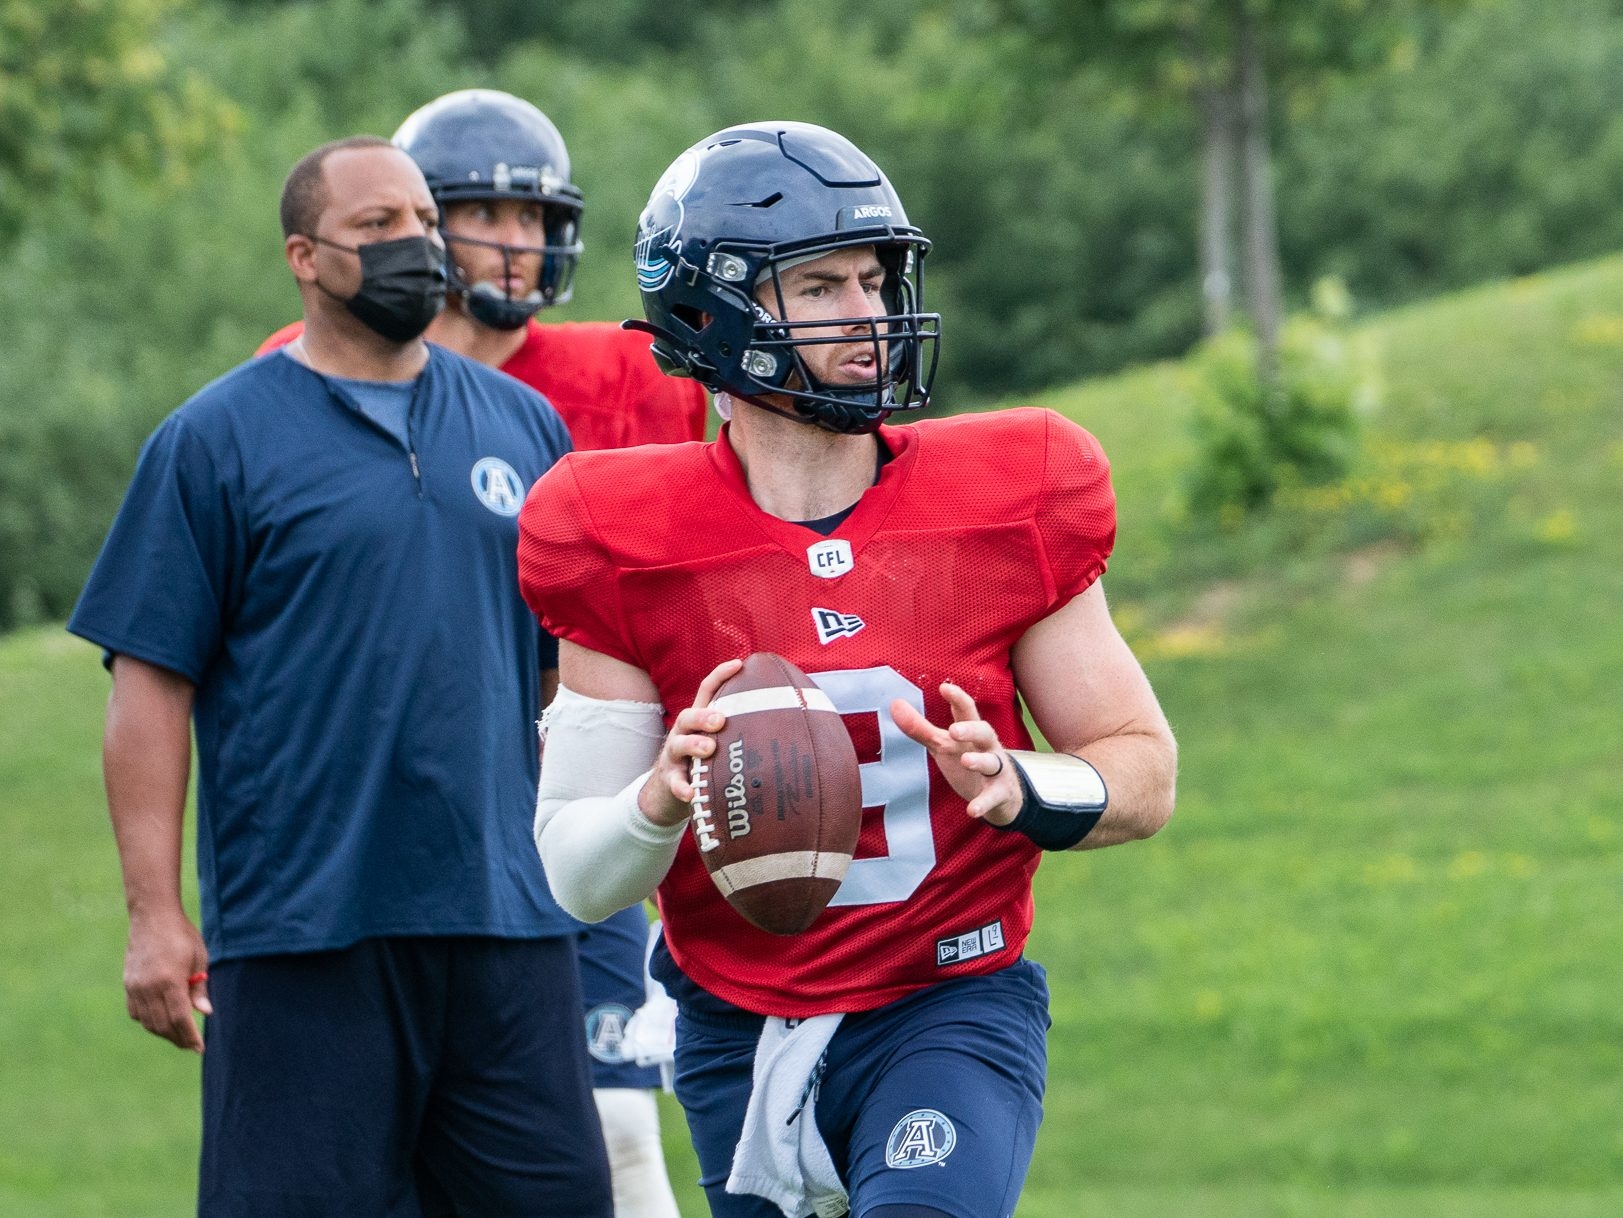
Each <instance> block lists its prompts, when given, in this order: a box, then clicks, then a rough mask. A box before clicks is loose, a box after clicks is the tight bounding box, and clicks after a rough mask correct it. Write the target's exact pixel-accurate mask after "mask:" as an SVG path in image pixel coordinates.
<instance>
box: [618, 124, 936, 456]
mask: <svg viewBox="0 0 1623 1218" xmlns="http://www.w3.org/2000/svg"><path fill="white" fill-rule="evenodd" d="M861 246H872V247H873V249H874V252H875V253H876V254H877V256H878V258H879V261H880V263H881V265H882V266H883V267H884V269H885V280H884V284H883V287H882V288H881V293H880V294H881V297H882V299H883V302H884V309H885V312H884V313H883V314H881V315H879V316H875V317H871V318H870V317H861V318H842V319H838V320H833V321H819V322H810V323H808V322H797V323H795V324H794V325H793V326H786V325H784V324H783V322H782V321H780V320H779V319H778V317H776V316H774V315H773V314H772V313H771V312H768V311H767V310H766V309H764V308H762V306H761V304H760V303H759V302H758V300H757V296H756V293H757V290H758V288H760V287H761V286H762V285H765V284H767V283H769V282H770V283H771V284H772V289H773V292H772V293H768V297H767V298H768V299H769V300H770V299H773V298H774V295H773V293H775V294H776V296H775V298H776V299H777V300H779V301H781V300H782V294H781V288H779V286H778V284H777V276H778V273H779V271H781V270H782V269H783V268H784V267H785V266H786V265H794V264H796V263H800V262H805V261H809V260H810V259H813V258H817V257H820V256H822V255H824V254H827V253H831V252H833V251H835V250H841V249H851V248H855V247H861ZM929 248H930V243H929V241H928V240H926V239H925V237H924V234H923V233H921V232H920V231H919V230H918V229H916V228H914V227H912V226H911V225H909V224H908V222H907V215H906V213H905V212H904V211H903V210H902V203H901V200H900V199H898V198H897V197H896V192H895V191H894V190H892V189H891V185H890V183H889V181H887V180H886V178H885V175H884V174H883V173H882V172H880V169H879V167H878V166H877V165H875V164H874V163H873V161H871V160H870V159H869V158H868V157H867V156H866V155H865V154H864V153H863V152H862V151H861V150H860V149H858V148H857V147H856V145H854V144H852V143H851V141H850V140H848V139H846V138H845V137H844V136H842V135H838V134H836V133H835V132H833V131H829V130H827V129H825V128H823V127H816V126H812V125H811V124H808V123H793V122H773V123H749V124H745V125H743V126H738V127H729V128H728V129H727V130H725V131H719V132H717V133H716V134H715V135H712V136H711V137H710V138H708V139H705V140H701V141H700V142H699V143H697V144H695V145H694V146H693V147H691V148H689V149H688V150H687V151H686V152H684V153H683V154H682V155H681V156H680V157H678V158H677V159H676V161H675V162H674V163H673V164H672V165H671V167H670V168H669V169H667V170H666V171H665V175H664V176H663V177H662V178H660V180H659V183H658V184H657V185H656V186H655V187H654V193H653V195H652V196H651V197H650V198H649V200H648V206H647V208H646V209H645V210H644V211H643V213H642V219H641V220H640V221H639V223H638V229H637V249H636V258H637V281H638V286H639V287H640V288H641V289H642V301H643V311H644V313H645V314H646V316H647V319H648V320H647V323H646V324H644V323H640V322H634V323H628V324H629V325H632V326H633V327H634V328H637V329H646V330H649V331H651V332H652V333H653V334H654V344H653V350H654V355H655V357H656V358H657V359H658V360H659V362H660V364H661V366H662V367H664V369H665V370H666V371H667V372H673V373H676V374H678V375H687V376H692V377H694V378H695V379H697V380H699V381H701V382H703V383H704V384H705V385H707V386H709V387H710V388H711V389H713V390H717V391H719V392H726V393H730V394H733V395H734V396H736V397H741V398H744V399H746V400H748V401H755V402H759V399H760V398H762V397H763V396H766V395H778V396H781V397H786V398H788V399H789V400H790V401H791V402H792V404H793V408H794V411H795V412H796V413H795V417H797V418H800V419H802V420H803V421H805V422H810V423H816V424H819V425H820V426H823V427H826V428H828V429H830V430H832V431H841V432H865V431H872V430H873V429H874V428H876V427H878V426H879V424H880V423H881V422H883V421H884V419H885V418H886V416H887V415H889V414H890V412H891V411H893V410H906V409H909V408H913V407H918V406H923V405H925V403H926V401H927V399H928V397H929V393H930V384H931V382H932V381H933V379H934V377H935V365H936V352H937V340H938V338H939V335H940V327H941V319H940V317H939V315H937V314H934V313H925V312H922V308H923V300H924V283H923V260H924V255H925V253H926V251H928V250H929ZM780 312H781V309H780ZM853 341H855V342H863V341H870V342H872V343H873V344H874V364H873V366H874V367H875V368H876V369H877V370H878V375H877V376H876V378H875V379H874V380H873V381H871V382H868V383H867V384H862V385H843V384H842V385H828V384H823V383H820V382H819V381H818V380H817V379H816V377H814V376H813V375H812V373H811V371H810V369H809V368H808V367H807V365H806V363H805V361H804V360H803V359H802V358H801V351H802V350H803V349H804V348H807V347H810V346H814V345H821V344H829V343H839V344H850V343H852V342H853Z"/></svg>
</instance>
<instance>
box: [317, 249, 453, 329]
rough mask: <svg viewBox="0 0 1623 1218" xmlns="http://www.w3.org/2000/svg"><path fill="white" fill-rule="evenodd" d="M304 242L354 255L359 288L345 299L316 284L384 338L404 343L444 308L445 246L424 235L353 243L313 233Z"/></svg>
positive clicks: (368, 327)
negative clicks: (347, 243) (312, 242)
mask: <svg viewBox="0 0 1623 1218" xmlns="http://www.w3.org/2000/svg"><path fill="white" fill-rule="evenodd" d="M310 240H312V241H316V242H319V243H320V244H322V245H330V246H332V247H333V249H335V250H345V251H347V252H349V253H351V254H356V255H358V256H359V257H360V259H361V287H360V290H359V291H357V292H356V293H355V295H353V296H351V297H350V298H349V299H348V300H342V298H341V297H338V296H334V295H333V293H331V292H329V291H327V288H326V287H325V286H324V285H323V284H322V283H321V281H320V280H319V279H318V280H317V281H316V286H317V287H318V288H321V290H322V291H323V292H327V295H329V296H332V297H333V299H334V300H340V301H341V303H342V304H343V306H344V307H345V308H346V309H348V310H349V311H350V312H351V313H353V314H354V315H355V316H356V317H357V318H359V319H360V321H361V322H362V323H363V324H364V325H365V326H366V327H367V329H369V330H371V331H373V332H374V333H376V334H379V335H381V336H382V337H384V338H386V339H388V340H389V341H390V342H393V343H409V342H410V341H411V340H412V339H414V338H416V337H418V336H419V335H420V334H422V332H423V331H424V330H426V329H428V323H429V322H431V321H433V320H434V318H435V317H436V316H438V314H439V311H440V310H441V309H442V308H444V307H445V283H446V279H445V250H444V249H443V248H442V247H440V246H438V245H436V244H434V242H432V241H430V240H429V239H428V238H427V237H401V238H399V239H398V240H395V241H374V242H373V243H372V244H370V245H357V246H349V245H339V244H338V243H337V242H336V241H328V240H327V239H326V238H325V237H317V236H315V235H314V234H312V235H311V237H310Z"/></svg>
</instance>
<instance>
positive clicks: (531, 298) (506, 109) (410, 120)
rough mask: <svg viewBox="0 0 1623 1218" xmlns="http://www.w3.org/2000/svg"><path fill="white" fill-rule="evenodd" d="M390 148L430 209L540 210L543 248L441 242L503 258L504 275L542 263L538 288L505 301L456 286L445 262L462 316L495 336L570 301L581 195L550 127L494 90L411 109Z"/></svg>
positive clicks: (487, 290) (488, 290)
mask: <svg viewBox="0 0 1623 1218" xmlns="http://www.w3.org/2000/svg"><path fill="white" fill-rule="evenodd" d="M394 144H395V146H396V147H398V148H400V149H402V150H403V151H404V152H405V153H406V154H407V155H408V156H410V157H411V159H412V160H414V161H416V162H417V166H418V168H419V169H421V170H422V171H423V177H425V178H426V179H427V180H428V189H429V190H430V191H431V192H432V193H433V195H434V201H435V202H436V203H438V204H439V207H440V218H441V219H442V220H443V219H444V217H445V209H446V206H447V205H448V204H451V203H460V202H463V201H465V200H466V201H472V200H479V199H522V200H529V201H533V202H537V203H540V204H541V215H542V225H543V229H544V232H545V234H546V236H545V240H546V244H545V245H544V246H540V247H534V246H516V245H502V244H500V243H497V242H491V241H481V240H477V239H475V238H472V237H459V236H456V235H455V234H453V233H449V232H448V233H446V234H445V241H446V244H447V246H454V245H455V244H456V243H457V242H463V243H465V244H468V245H482V246H486V247H489V248H494V249H499V250H501V251H502V258H503V262H504V270H509V271H510V269H511V266H512V260H513V257H514V256H515V255H516V254H526V253H539V254H540V255H541V276H540V282H539V284H538V285H537V288H536V290H535V291H533V292H531V293H530V294H529V295H528V296H527V297H524V298H521V299H514V298H513V297H512V296H511V295H509V294H508V293H507V292H506V291H505V290H503V291H497V290H496V289H495V288H494V287H493V286H492V285H490V284H468V283H465V282H462V278H461V275H460V273H459V272H458V271H457V269H456V260H455V258H454V257H453V258H451V259H448V262H449V264H450V265H449V268H448V269H449V271H450V274H451V290H452V291H454V292H460V293H462V296H463V300H464V302H465V304H466V306H467V309H468V312H469V313H470V314H471V315H472V316H473V317H474V318H475V319H476V320H478V321H481V322H483V323H484V324H485V325H487V326H494V327H495V328H496V329H499V330H516V329H518V328H519V327H520V326H522V325H523V324H524V323H525V322H526V321H528V320H529V319H530V318H531V317H533V316H534V315H535V313H536V311H537V310H539V309H541V308H544V307H545V306H547V305H551V304H560V303H562V302H563V301H566V300H568V299H569V295H570V292H571V290H572V288H573V286H574V280H575V264H576V262H577V261H578V260H579V258H580V252H581V243H580V216H581V211H582V209H583V206H584V204H583V202H582V199H581V193H580V190H579V189H578V188H577V187H576V186H575V185H574V184H573V183H572V182H571V181H570V180H569V151H568V149H566V148H565V147H564V141H563V137H562V136H561V135H559V134H558V128H557V127H555V126H553V125H552V120H551V119H549V118H548V117H547V116H546V115H545V114H543V113H541V111H540V110H538V109H536V108H535V107H534V106H532V105H531V104H530V103H529V102H527V101H524V100H522V99H521V98H517V97H514V96H513V95H512V94H511V93H502V92H500V91H498V90H496V89H462V90H459V91H458V92H455V93H447V94H446V95H445V96H444V97H440V98H436V99H435V100H434V101H431V102H429V103H428V104H427V105H426V106H423V107H422V108H421V109H418V110H416V111H414V112H413V113H412V114H411V115H410V116H409V117H407V119H406V121H405V122H403V123H401V124H400V129H399V130H398V131H396V132H395V133H394ZM453 252H454V251H453Z"/></svg>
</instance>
